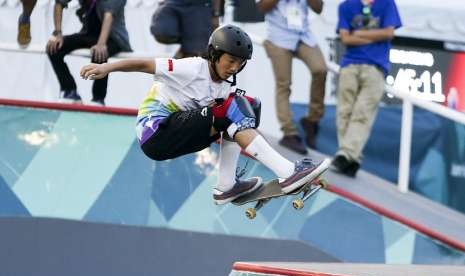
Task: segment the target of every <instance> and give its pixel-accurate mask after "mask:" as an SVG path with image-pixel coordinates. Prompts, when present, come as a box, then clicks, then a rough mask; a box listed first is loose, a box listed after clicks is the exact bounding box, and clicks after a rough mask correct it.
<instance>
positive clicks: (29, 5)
mask: <svg viewBox="0 0 465 276" xmlns="http://www.w3.org/2000/svg"><path fill="white" fill-rule="evenodd" d="M21 2H22V5H23V12H22V13H21V14H20V15H19V18H18V36H17V41H18V44H19V45H20V46H21V47H27V45H29V43H30V42H31V20H30V17H31V14H32V10H33V9H34V7H35V5H36V3H37V0H22V1H21Z"/></svg>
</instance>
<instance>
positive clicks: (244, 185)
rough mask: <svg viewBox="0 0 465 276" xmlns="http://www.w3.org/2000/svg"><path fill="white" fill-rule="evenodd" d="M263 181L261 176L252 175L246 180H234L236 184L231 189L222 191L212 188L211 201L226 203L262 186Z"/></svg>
mask: <svg viewBox="0 0 465 276" xmlns="http://www.w3.org/2000/svg"><path fill="white" fill-rule="evenodd" d="M262 184H263V181H262V178H261V177H252V178H249V179H246V180H240V179H237V180H236V184H234V186H233V187H232V189H231V190H229V191H226V192H222V191H220V190H218V189H213V202H215V204H218V205H220V204H226V203H228V202H231V201H233V200H234V199H236V198H238V197H240V196H243V195H245V194H247V193H251V192H253V191H255V190H256V189H258V188H260V186H262Z"/></svg>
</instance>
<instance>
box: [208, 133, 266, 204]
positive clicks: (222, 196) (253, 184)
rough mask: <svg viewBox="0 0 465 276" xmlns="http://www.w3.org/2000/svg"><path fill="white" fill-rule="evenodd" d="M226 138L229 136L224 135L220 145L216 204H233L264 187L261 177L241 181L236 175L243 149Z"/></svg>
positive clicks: (214, 195) (215, 189) (214, 191)
mask: <svg viewBox="0 0 465 276" xmlns="http://www.w3.org/2000/svg"><path fill="white" fill-rule="evenodd" d="M226 136H227V134H225V133H223V138H222V139H221V144H220V160H219V172H218V181H217V184H216V186H215V188H214V189H213V200H214V202H215V203H216V204H225V203H228V202H231V201H233V200H234V199H236V198H238V197H239V196H241V195H244V194H246V193H250V192H252V191H254V190H256V189H258V188H259V187H260V186H261V185H262V179H261V178H260V177H251V178H248V179H245V180H241V179H239V176H237V175H236V167H237V162H238V161H239V156H240V154H241V148H240V147H239V145H238V144H237V143H236V142H234V141H233V140H230V138H229V137H226Z"/></svg>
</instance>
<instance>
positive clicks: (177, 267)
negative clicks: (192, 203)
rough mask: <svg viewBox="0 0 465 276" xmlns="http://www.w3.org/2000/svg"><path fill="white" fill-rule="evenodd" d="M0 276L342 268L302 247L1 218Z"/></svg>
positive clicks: (195, 234) (155, 229)
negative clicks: (248, 263) (260, 265)
mask: <svg viewBox="0 0 465 276" xmlns="http://www.w3.org/2000/svg"><path fill="white" fill-rule="evenodd" d="M0 229H1V231H0V233H1V235H0V244H1V246H0V275H8V276H16V275H18V276H28V275H31V276H32V275H34V276H42V275H43V276H54V275H57V276H58V275H68V276H77V275H112V276H118V275H166V276H170V275H173V276H175V275H205V276H210V275H211V276H216V275H228V273H229V272H230V270H231V266H232V264H233V263H234V261H236V260H237V259H241V258H246V259H248V260H255V261H259V260H268V261H273V260H274V261H276V260H288V261H299V262H311V261H313V262H338V260H337V259H336V258H334V257H331V256H330V255H328V254H326V253H324V252H322V251H321V250H319V249H317V248H314V247H312V246H309V245H307V244H305V243H302V242H299V241H284V240H277V239H260V238H249V237H235V236H231V235H218V234H208V233H198V232H192V231H180V230H172V229H166V228H158V227H143V226H124V225H118V224H104V223H90V222H83V221H71V220H63V219H45V218H31V217H29V218H17V217H9V218H7V217H3V218H2V217H0Z"/></svg>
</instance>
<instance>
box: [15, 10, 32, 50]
mask: <svg viewBox="0 0 465 276" xmlns="http://www.w3.org/2000/svg"><path fill="white" fill-rule="evenodd" d="M17 41H18V44H19V46H20V47H22V48H25V47H27V46H28V45H29V43H30V42H31V23H30V22H29V19H26V18H24V17H23V16H22V15H20V16H19V19H18V36H17Z"/></svg>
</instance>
